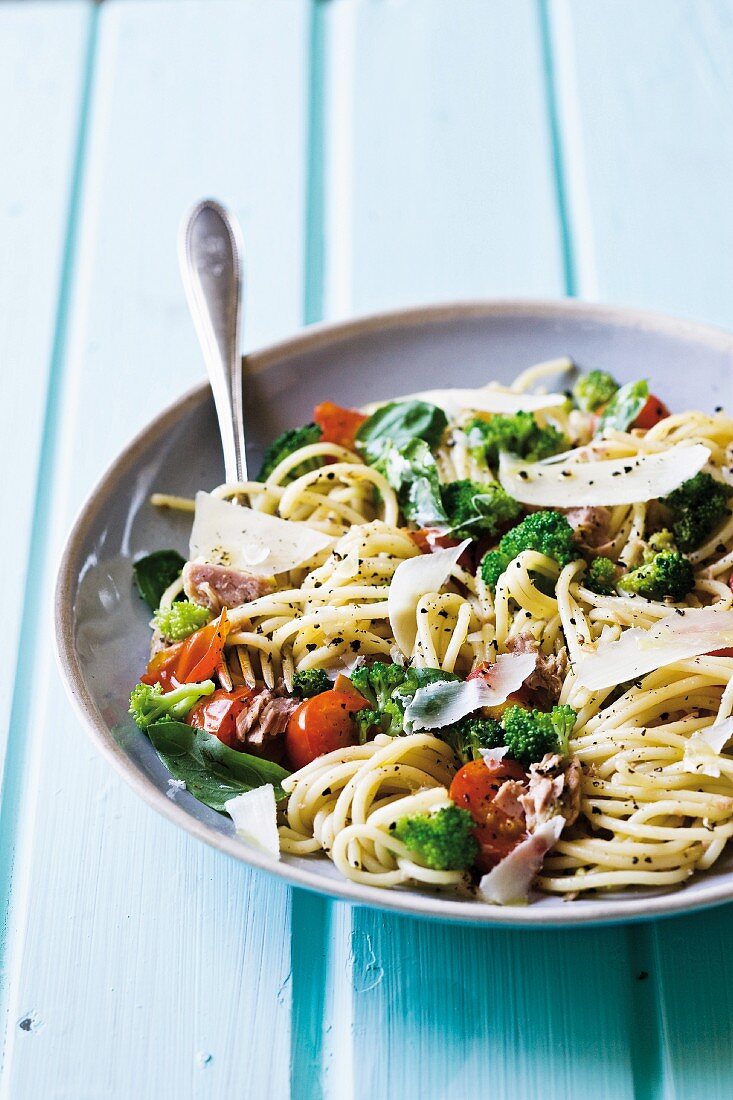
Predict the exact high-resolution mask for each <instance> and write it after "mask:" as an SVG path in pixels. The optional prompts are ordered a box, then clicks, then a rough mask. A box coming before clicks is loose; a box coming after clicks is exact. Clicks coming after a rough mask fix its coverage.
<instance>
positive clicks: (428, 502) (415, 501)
mask: <svg viewBox="0 0 733 1100" xmlns="http://www.w3.org/2000/svg"><path fill="white" fill-rule="evenodd" d="M375 469H377V470H379V471H380V472H381V473H383V474H384V476H385V477H386V479H387V481H388V482H389V483H390V485H391V486H392V488H393V489H394V491H395V492H396V493H397V499H398V500H399V503H400V508H401V509H402V513H403V515H404V517H405V519H408V520H410V521H411V522H413V523H415V524H417V526H418V527H436V526H437V527H445V526H446V525H447V524H448V516H447V515H446V512H445V508H444V507H443V502H442V500H441V496H440V479H439V477H438V467H437V466H436V464H435V459H434V458H433V455H432V452H431V450H430V447H429V446H428V444H427V443H425V442H424V440H422V439H413V440H412V441H411V442H410V443H408V444H406V446H404V447H402V448H401V449H400V450H398V449H397V448H396V447H387V448H386V449H385V450H384V451H383V453H382V456H381V458H380V460H379V462H377V463H376V465H375Z"/></svg>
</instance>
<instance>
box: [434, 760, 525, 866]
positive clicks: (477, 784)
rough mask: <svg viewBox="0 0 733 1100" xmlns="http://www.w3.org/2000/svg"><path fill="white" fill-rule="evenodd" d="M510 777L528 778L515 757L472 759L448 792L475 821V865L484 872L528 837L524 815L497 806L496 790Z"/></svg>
mask: <svg viewBox="0 0 733 1100" xmlns="http://www.w3.org/2000/svg"><path fill="white" fill-rule="evenodd" d="M507 779H516V780H519V781H521V780H523V779H526V773H525V771H524V768H523V767H522V766H521V764H518V763H517V762H516V760H497V761H493V762H489V763H486V762H484V761H483V760H471V761H470V762H469V763H468V764H464V765H463V767H462V768H461V769H460V771H458V772H456V774H455V775H454V777H453V782H452V783H451V785H450V791H449V794H450V797H451V798H452V800H453V801H454V802H455V804H456V806H460V807H461V809H463V810H468V812H469V813H470V815H471V817H472V818H473V820H474V821H475V822H476V828H475V829H474V830H473V835H474V836H475V838H476V840H477V841H478V844H479V855H478V858H477V859H476V868H477V870H479V871H480V872H481V873H482V874H485V873H486V872H487V871H490V870H491V868H492V867H495V866H496V864H497V863H500V862H501V860H502V859H503V858H504V856H506V855H508V854H509V852H511V851H512V849H513V848H516V846H517V844H519V842H520V841H521V840H523V839H524V837H525V836H526V831H525V827H524V821H523V820H522V819H521V818H516V817H510V816H509V814H506V813H504V811H503V810H501V809H499V807H498V806H495V805H494V798H495V796H496V792H497V791H498V790H499V788H500V787H501V785H502V784H503V783H504V782H505V781H506V780H507Z"/></svg>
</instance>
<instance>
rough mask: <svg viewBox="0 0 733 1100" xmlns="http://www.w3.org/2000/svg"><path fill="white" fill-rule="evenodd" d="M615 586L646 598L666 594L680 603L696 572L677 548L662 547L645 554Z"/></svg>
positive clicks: (689, 589)
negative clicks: (643, 560)
mask: <svg viewBox="0 0 733 1100" xmlns="http://www.w3.org/2000/svg"><path fill="white" fill-rule="evenodd" d="M618 586H619V588H620V589H621V590H622V591H623V592H630V593H632V594H635V595H637V596H644V597H645V599H647V600H663V599H665V597H667V598H669V599H671V600H674V602H675V603H679V602H680V601H681V600H684V598H685V596H687V594H688V593H689V592H691V591H692V589H693V588H694V587H695V574H694V572H693V569H692V565H691V563H690V562H689V561H688V559H687V558H686V557H684V555H682V554H680V553H679V552H678V551H677V550H661V551H660V552H659V553H658V554H654V553H652V554H651V556H647V560H646V561H645V562H644V563H643V564H642V565H640V566H638V567H637V568H636V569H632V570H631V572H630V573H627V574H626V576H625V577H622V578H621V580H620V581H619V582H618Z"/></svg>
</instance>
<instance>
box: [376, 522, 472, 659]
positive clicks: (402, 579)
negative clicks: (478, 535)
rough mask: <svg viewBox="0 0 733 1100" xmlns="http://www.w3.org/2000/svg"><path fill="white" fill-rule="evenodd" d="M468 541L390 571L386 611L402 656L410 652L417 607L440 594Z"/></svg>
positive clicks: (414, 635)
mask: <svg viewBox="0 0 733 1100" xmlns="http://www.w3.org/2000/svg"><path fill="white" fill-rule="evenodd" d="M470 544H471V540H470V539H465V541H464V542H462V543H461V544H460V546H451V547H450V548H449V549H447V550H436V551H435V552H434V553H433V554H420V555H419V556H418V557H416V558H407V560H406V561H401V562H400V564H399V565H398V566H397V568H396V569H395V571H394V575H393V577H392V582H391V584H390V586H389V595H388V596H387V611H388V613H389V624H390V626H391V628H392V634H393V635H394V639H395V641H396V642H397V645H398V646H399V647H400V649H401V650H402V652H403V653H404V654H405V656H406V657H409V656H410V654H411V653H412V649H413V646H414V645H415V638H416V636H417V621H416V615H417V605H418V603H419V602H420V600H421V599H422V598H423V596H426V595H428V593H430V592H440V590H441V588H442V587H443V585H444V584H445V582H446V581H447V580H448V578H449V577H450V575H451V573H452V572H453V570H454V568H455V566H456V562H457V561H458V559H459V558H460V556H461V554H462V553H463V551H464V550H465V549H466V547H467V546H470Z"/></svg>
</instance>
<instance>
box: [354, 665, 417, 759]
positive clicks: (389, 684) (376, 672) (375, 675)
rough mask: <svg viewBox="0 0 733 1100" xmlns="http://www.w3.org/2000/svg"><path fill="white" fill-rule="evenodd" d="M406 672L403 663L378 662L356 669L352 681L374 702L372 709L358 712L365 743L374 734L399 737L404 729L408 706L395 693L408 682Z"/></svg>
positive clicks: (362, 693)
mask: <svg viewBox="0 0 733 1100" xmlns="http://www.w3.org/2000/svg"><path fill="white" fill-rule="evenodd" d="M406 671H407V670H406V669H404V668H402V666H401V665H394V664H385V662H383V661H375V662H374V664H372V665H362V666H361V668H355V669H354V671H353V672H352V673H351V682H352V684H353V685H354V687H355V688H356V690H357V691H358V692H359V693H360V694H361V695H363V696H364V698H365V699H366V700H367V702H368V703H369V704H370V705H371V707H370V709H369V710H366V709H365V710H362V711H358V712H357V713H356V714H355V716H354V717H355V719H356V723H357V726H358V727H359V734H360V740H361V741H362V742H363V741H366V740H367V739H368V737H369V735H370V733H371V734H372V735H373V734H374V733H375V732H376V733H388V734H389V735H390V736H391V737H397V736H398V735H399V734H401V733H402V732H403V727H402V716H403V714H404V707H403V708H400V706H399V705H398V703H397V702H395V700H394V699H393V697H392V696H393V693H394V691H395V690H396V689H397V688H398V687H399V686H400V685H401V684H403V683H404V680H405V674H406Z"/></svg>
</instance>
